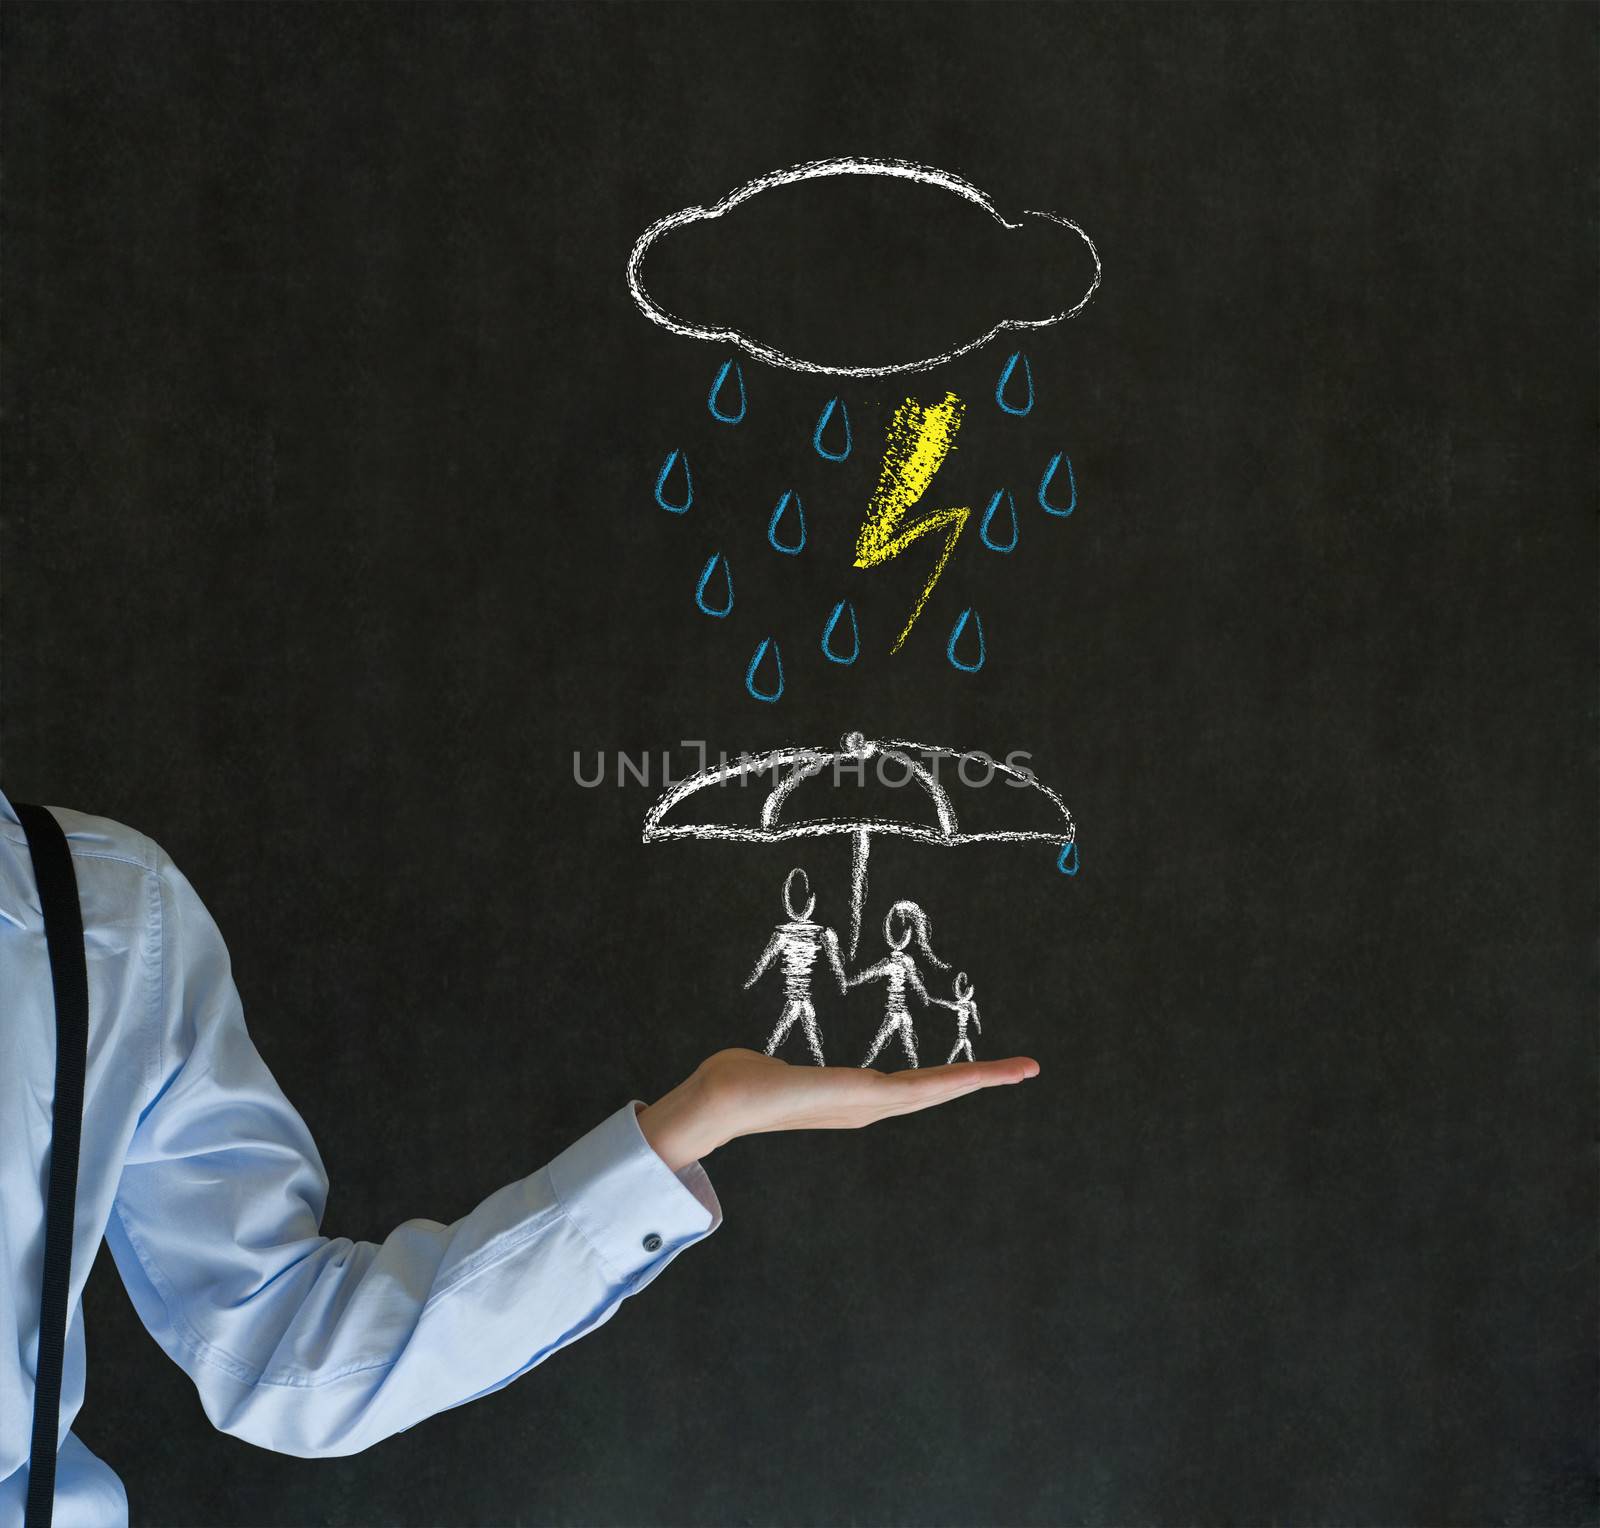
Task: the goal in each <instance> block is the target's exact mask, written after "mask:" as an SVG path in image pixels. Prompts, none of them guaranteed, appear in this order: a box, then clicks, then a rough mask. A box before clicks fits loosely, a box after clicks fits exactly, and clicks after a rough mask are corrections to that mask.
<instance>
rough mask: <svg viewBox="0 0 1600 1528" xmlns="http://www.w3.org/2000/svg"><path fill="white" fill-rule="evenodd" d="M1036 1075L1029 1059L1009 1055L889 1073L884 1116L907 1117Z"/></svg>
mask: <svg viewBox="0 0 1600 1528" xmlns="http://www.w3.org/2000/svg"><path fill="white" fill-rule="evenodd" d="M1038 1073H1039V1063H1038V1062H1037V1061H1035V1060H1034V1059H1033V1058H1032V1057H1031V1056H1013V1057H1011V1058H1010V1059H1009V1060H1006V1061H960V1062H952V1063H950V1064H949V1065H946V1066H929V1067H917V1068H911V1069H907V1070H906V1071H903V1072H891V1073H890V1074H889V1075H888V1077H887V1079H886V1080H887V1081H888V1082H890V1083H891V1084H892V1087H891V1088H890V1089H888V1090H886V1091H885V1113H886V1114H911V1113H915V1112H916V1111H917V1110H919V1109H931V1108H934V1107H935V1106H936V1105H938V1104H942V1103H948V1102H949V1101H950V1100H951V1099H955V1098H960V1097H962V1096H964V1095H965V1094H967V1093H976V1092H977V1091H978V1090H979V1089H980V1088H992V1087H1003V1086H1005V1085H1007V1084H1009V1083H1018V1082H1022V1081H1025V1080H1026V1079H1027V1078H1029V1077H1035V1076H1037V1075H1038Z"/></svg>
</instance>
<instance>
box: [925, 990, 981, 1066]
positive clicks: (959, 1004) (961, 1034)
mask: <svg viewBox="0 0 1600 1528" xmlns="http://www.w3.org/2000/svg"><path fill="white" fill-rule="evenodd" d="M951 990H952V991H953V992H954V993H955V999H954V1001H952V1000H951V999H950V998H947V997H936V998H934V1002H936V1003H937V1004H938V1005H939V1006H940V1007H941V1008H949V1009H951V1010H952V1011H953V1012H954V1013H955V1016H956V1045H955V1049H954V1050H953V1051H951V1052H950V1054H949V1056H948V1057H946V1059H945V1065H946V1066H948V1065H949V1064H950V1063H951V1062H952V1061H954V1060H955V1059H956V1057H957V1056H959V1055H960V1054H961V1052H962V1051H963V1050H965V1051H966V1053H967V1060H968V1061H976V1060H977V1059H978V1058H977V1057H976V1056H974V1055H973V1054H972V1041H971V1040H969V1039H968V1038H967V1020H968V1019H970V1020H971V1021H972V1027H973V1028H974V1029H976V1030H977V1031H978V1033H979V1034H982V1033H983V1021H982V1020H981V1019H980V1018H979V1017H978V1005H977V1003H976V1002H975V1001H974V999H975V998H976V997H977V995H978V989H977V988H976V987H972V986H969V985H968V984H967V973H966V972H965V971H957V972H956V979H955V982H954V983H953V985H952V988H951Z"/></svg>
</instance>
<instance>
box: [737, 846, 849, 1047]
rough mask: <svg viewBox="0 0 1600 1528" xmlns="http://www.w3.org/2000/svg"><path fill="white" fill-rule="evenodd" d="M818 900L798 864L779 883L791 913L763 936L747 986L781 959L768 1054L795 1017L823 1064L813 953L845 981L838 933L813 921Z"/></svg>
mask: <svg viewBox="0 0 1600 1528" xmlns="http://www.w3.org/2000/svg"><path fill="white" fill-rule="evenodd" d="M796 876H798V877H799V878H800V884H799V887H798V889H797V888H796V886H795V877H796ZM802 898H804V899H805V906H804V908H800V907H799V906H798V905H797V904H798V903H799V902H800V900H801V899H802ZM816 905H817V899H816V898H815V897H814V896H813V895H812V894H811V882H810V881H809V880H808V879H807V877H806V873H805V871H803V870H802V869H800V867H799V866H798V865H797V866H796V867H795V868H794V869H793V870H791V871H790V872H789V874H788V877H787V878H786V879H785V881H784V883H783V907H784V911H785V912H787V913H788V914H789V921H788V922H787V923H780V924H779V925H778V926H777V928H775V929H774V930H773V931H772V938H771V939H770V940H768V941H767V947H766V949H765V950H763V951H762V952H761V959H760V960H758V961H757V962H756V968H755V970H753V971H752V972H751V973H750V977H749V980H747V981H746V982H745V986H746V987H751V986H754V985H755V982H756V979H757V978H758V977H759V976H760V975H761V973H762V972H763V971H765V970H766V969H767V967H768V966H770V965H771V964H772V962H773V960H774V959H775V958H781V959H782V961H783V1016H782V1017H781V1018H780V1019H779V1020H778V1024H777V1028H775V1029H774V1030H773V1031H772V1035H771V1037H770V1038H769V1039H768V1040H767V1054H768V1055H769V1056H770V1055H772V1053H773V1052H774V1051H776V1050H777V1048H778V1047H779V1046H780V1045H781V1044H782V1043H783V1038H784V1036H785V1035H787V1034H788V1033H789V1031H790V1029H791V1028H793V1026H794V1021H795V1020H796V1019H799V1021H800V1024H801V1027H802V1028H803V1029H804V1030H805V1035H806V1039H807V1040H808V1041H809V1042H810V1044H811V1054H812V1055H813V1056H815V1057H816V1060H817V1065H818V1066H823V1065H825V1064H826V1063H825V1062H824V1061H823V1059H822V1036H821V1035H820V1034H818V1033H817V1010H816V1009H815V1008H814V1007H813V1006H812V1003H811V970H812V967H814V966H815V965H816V963H817V956H818V955H820V954H821V953H822V952H823V951H827V955H828V963H829V965H831V966H832V967H833V974H834V975H835V976H836V977H837V978H838V981H839V990H840V991H841V992H843V991H844V990H845V986H846V981H845V974H844V961H843V960H842V959H841V958H840V956H839V936H838V935H837V934H836V933H834V931H833V930H832V929H831V928H824V927H823V926H822V925H821V924H820V923H814V922H812V920H811V912H812V909H813V908H815V907H816Z"/></svg>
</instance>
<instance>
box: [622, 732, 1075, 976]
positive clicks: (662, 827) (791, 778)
mask: <svg viewBox="0 0 1600 1528" xmlns="http://www.w3.org/2000/svg"><path fill="white" fill-rule="evenodd" d="M872 759H880V760H892V761H893V762H894V763H895V764H896V765H897V766H898V767H900V768H901V769H902V770H903V771H904V772H905V780H904V783H906V784H910V783H912V782H915V783H916V784H917V785H918V786H919V787H920V788H921V789H920V792H919V793H918V796H917V802H918V810H917V812H916V814H915V815H914V816H913V815H912V814H911V813H910V812H908V813H906V814H905V815H904V816H897V817H885V816H857V817H850V816H834V815H829V816H816V815H813V816H806V815H804V813H803V808H804V805H805V802H806V801H809V800H810V799H811V797H812V796H813V795H814V794H815V793H816V792H818V791H820V790H823V789H824V787H823V786H822V785H820V784H813V785H811V786H809V787H808V789H807V790H806V791H805V792H804V800H801V799H798V798H800V797H801V795H802V793H801V790H800V788H801V786H802V785H804V784H805V783H806V782H808V781H819V780H821V779H822V778H823V777H824V776H826V775H828V774H829V773H832V774H833V776H834V783H835V786H836V787H837V781H838V779H839V777H840V776H841V775H843V774H845V773H846V772H847V771H848V772H850V773H852V774H855V775H856V777H857V778H858V779H859V778H860V772H861V771H862V769H863V768H864V766H865V765H866V763H867V761H868V760H872ZM967 759H975V760H979V761H981V762H982V763H983V765H984V766H985V768H986V769H992V770H993V771H994V772H996V773H998V774H1000V775H1003V776H1007V777H1009V780H1008V783H1012V784H1015V785H1018V786H1026V787H1028V788H1030V789H1032V790H1036V791H1039V792H1040V793H1041V794H1042V795H1043V796H1044V797H1045V798H1046V799H1047V801H1048V803H1049V805H1050V806H1051V807H1053V808H1054V813H1052V814H1051V815H1052V816H1053V815H1055V814H1059V817H1060V821H1059V824H1056V823H1054V822H1052V823H1051V824H1050V826H1049V829H1048V831H1047V830H1045V829H1040V828H994V829H985V830H984V831H982V832H976V833H968V832H963V831H962V829H961V826H960V823H959V821H958V819H957V815H956V808H955V803H954V801H953V800H952V799H951V794H950V791H949V790H948V789H947V788H946V785H945V783H944V782H943V781H941V780H940V779H939V773H940V765H941V762H942V761H944V760H950V761H952V762H953V763H955V764H956V766H957V769H959V768H960V762H961V761H963V760H967ZM880 768H881V766H880ZM766 774H771V775H772V776H773V779H774V784H773V787H772V789H771V790H770V791H768V792H767V794H766V796H765V797H764V798H763V799H762V802H761V810H760V812H759V814H758V816H757V820H756V822H754V823H752V824H749V825H745V824H740V823H720V822H705V821H692V820H682V818H683V817H685V816H687V815H689V813H691V812H692V808H686V809H685V811H684V813H683V814H676V815H677V817H678V820H669V819H672V818H674V816H675V808H678V807H679V806H681V805H682V804H683V803H684V802H685V801H687V800H688V798H689V797H691V796H693V795H695V794H696V793H697V792H699V791H703V790H706V789H708V788H710V787H712V786H717V785H724V784H727V783H728V782H729V781H731V780H735V779H738V780H741V781H742V780H747V779H748V778H749V777H750V776H752V775H757V776H760V775H766ZM880 778H882V777H881V774H880ZM821 804H822V803H821V802H819V803H818V806H819V807H820V805H821ZM831 804H837V802H836V798H835V801H834V802H833V803H831ZM880 833H888V834H893V835H895V836H896V837H900V838H914V839H918V840H920V841H921V842H923V843H929V844H943V845H947V846H953V845H956V844H975V843H993V842H1004V841H1011V842H1016V841H1035V842H1046V843H1055V844H1060V845H1061V851H1060V855H1059V857H1058V858H1057V861H1056V863H1057V867H1058V868H1059V869H1060V870H1061V871H1062V872H1063V873H1065V874H1067V875H1075V874H1076V873H1077V868H1078V861H1077V849H1076V845H1077V828H1076V826H1075V824H1074V823H1073V821H1072V813H1071V812H1069V811H1068V810H1067V808H1066V804H1065V803H1064V802H1063V801H1062V799H1061V798H1060V796H1058V795H1057V794H1056V793H1055V792H1054V791H1053V790H1051V789H1050V787H1049V786H1048V785H1045V784H1044V783H1043V782H1042V781H1041V780H1040V779H1039V778H1038V776H1037V775H1035V774H1034V773H1033V772H1032V771H1031V770H1024V769H1018V768H1016V767H1015V766H1013V765H1010V764H1003V763H1001V762H1000V761H999V760H998V759H992V758H990V757H989V756H988V755H987V754H982V753H975V752H971V751H964V750H961V749H956V748H941V747H938V746H936V745H932V744H927V743H909V742H903V741H894V740H890V741H875V740H872V739H868V738H865V737H863V736H862V735H861V733H859V732H852V733H850V734H849V735H848V736H847V737H846V738H845V739H844V740H843V742H842V743H841V744H840V746H839V747H838V748H837V749H833V750H821V749H816V748H779V749H774V750H773V751H772V752H770V753H763V754H755V755H748V756H745V757H743V758H740V759H738V760H737V761H735V762H734V763H732V764H721V765H718V766H716V767H715V768H711V769H703V770H701V771H699V773H697V774H693V775H690V776H689V777H688V778H687V779H684V780H680V781H679V782H678V783H677V784H676V785H674V786H673V787H672V788H671V789H670V790H668V791H667V792H665V794H663V795H662V797H661V799H660V800H659V801H657V802H656V804H655V805H654V806H653V807H651V809H650V811H649V812H648V813H647V814H646V816H645V820H644V841H645V842H646V843H647V844H649V843H656V842H658V841H660V840H662V839H668V838H714V839H722V840H724V841H728V842H733V843H779V842H782V841H783V840H785V839H790V838H822V837H827V836H831V835H835V834H848V835H850V837H851V838H852V840H853V841H854V846H855V853H854V859H853V863H852V866H851V876H850V953H851V954H852V955H854V954H855V951H856V945H857V943H858V942H859V940H860V937H861V910H862V906H863V904H864V903H865V901H866V891H867V858H868V855H869V854H870V852H871V848H872V838H873V836H874V835H875V834H880Z"/></svg>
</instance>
